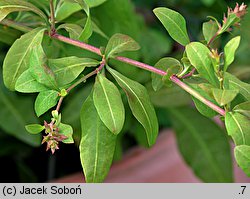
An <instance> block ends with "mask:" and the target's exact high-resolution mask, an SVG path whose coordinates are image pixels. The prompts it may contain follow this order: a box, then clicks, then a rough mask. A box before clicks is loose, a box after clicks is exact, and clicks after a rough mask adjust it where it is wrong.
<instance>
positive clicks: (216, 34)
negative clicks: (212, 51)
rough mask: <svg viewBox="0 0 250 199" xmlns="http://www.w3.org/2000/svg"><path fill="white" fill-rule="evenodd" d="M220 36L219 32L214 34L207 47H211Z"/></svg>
mask: <svg viewBox="0 0 250 199" xmlns="http://www.w3.org/2000/svg"><path fill="white" fill-rule="evenodd" d="M217 36H218V32H216V33H215V34H214V36H213V37H212V38H211V39H210V40H209V42H208V43H207V47H210V45H211V44H212V42H213V41H214V40H215V39H216V37H217Z"/></svg>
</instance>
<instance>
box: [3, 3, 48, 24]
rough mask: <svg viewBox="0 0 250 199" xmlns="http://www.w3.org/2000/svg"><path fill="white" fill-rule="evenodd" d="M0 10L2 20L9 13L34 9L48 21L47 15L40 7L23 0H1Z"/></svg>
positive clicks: (33, 10)
mask: <svg viewBox="0 0 250 199" xmlns="http://www.w3.org/2000/svg"><path fill="white" fill-rule="evenodd" d="M0 10H1V12H0V21H2V20H3V19H4V18H5V17H6V16H7V15H8V14H10V13H12V12H18V11H32V12H34V13H36V14H38V15H39V16H41V17H42V18H43V19H44V20H45V21H47V17H46V15H45V14H44V13H43V12H42V11H41V10H40V9H38V8H37V7H36V6H34V5H33V4H31V3H29V2H26V1H23V0H1V1H0Z"/></svg>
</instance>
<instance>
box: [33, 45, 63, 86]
mask: <svg viewBox="0 0 250 199" xmlns="http://www.w3.org/2000/svg"><path fill="white" fill-rule="evenodd" d="M29 64H30V68H29V71H30V73H31V75H32V76H33V77H34V78H35V79H36V81H37V82H39V83H40V84H43V85H45V86H46V87H48V88H50V89H52V90H59V87H58V84H57V81H56V77H55V74H54V72H53V71H52V70H51V68H49V67H48V66H47V57H46V55H45V53H44V51H43V48H42V46H41V45H39V46H38V47H36V48H33V49H32V52H31V55H30V60H29Z"/></svg>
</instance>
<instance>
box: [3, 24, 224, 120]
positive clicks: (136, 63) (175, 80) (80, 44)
mask: <svg viewBox="0 0 250 199" xmlns="http://www.w3.org/2000/svg"><path fill="white" fill-rule="evenodd" d="M0 23H2V22H0ZM4 25H9V26H11V27H13V28H16V27H17V26H19V25H20V24H18V23H15V22H13V21H11V23H9V21H5V24H4ZM28 28H29V27H27V29H28ZM20 29H24V27H23V25H21V26H20V28H19V30H20ZM25 30H26V29H25ZM24 32H27V31H24ZM50 36H51V38H53V39H56V40H59V41H62V42H64V43H67V44H70V45H74V46H77V47H79V48H82V49H85V50H87V51H90V52H93V53H95V54H97V55H99V56H102V54H101V51H100V49H99V48H96V47H94V46H92V45H89V44H86V43H83V42H80V41H76V40H73V39H70V38H67V37H64V36H62V35H59V34H57V33H54V34H52V35H50ZM214 38H215V37H214ZM212 41H213V40H212V39H211V40H210V43H211V42H212ZM115 59H116V60H119V61H121V62H124V63H127V64H130V65H133V66H136V67H138V68H142V69H144V70H147V71H150V72H153V73H156V74H158V75H161V76H165V75H167V72H165V71H163V70H160V69H157V68H155V67H153V66H150V65H148V64H145V63H142V62H139V61H135V60H132V59H129V58H127V57H120V56H118V57H116V58H115ZM101 66H102V67H103V66H104V65H103V64H101V65H100V67H101ZM100 67H99V68H100ZM98 71H99V70H98V69H96V70H95V71H92V72H91V73H89V74H88V75H86V76H85V77H83V78H82V79H80V80H79V81H78V82H76V83H75V84H74V85H72V86H71V87H72V88H71V87H70V88H68V90H69V91H70V90H72V89H73V88H74V87H75V86H77V85H78V84H80V83H82V82H84V81H86V79H87V78H89V77H91V76H93V75H95V74H97V73H98ZM170 80H171V81H172V82H173V83H175V84H176V85H178V86H180V87H181V88H182V89H184V90H185V91H187V92H188V93H190V94H191V95H193V96H194V97H195V98H197V99H198V100H200V101H201V102H203V103H204V104H206V105H207V106H208V107H210V108H211V109H213V110H214V111H216V112H217V113H219V114H220V115H222V116H224V115H225V110H224V109H222V108H220V107H219V106H217V105H215V104H213V103H212V102H210V101H209V100H207V99H206V98H204V97H203V96H202V95H200V94H199V93H198V92H196V91H195V90H193V89H192V88H190V87H189V86H188V85H186V84H185V83H184V82H182V81H181V80H180V79H179V78H178V77H176V76H171V78H170ZM62 100H63V99H60V100H59V103H58V106H57V109H58V110H59V109H60V106H61V103H62Z"/></svg>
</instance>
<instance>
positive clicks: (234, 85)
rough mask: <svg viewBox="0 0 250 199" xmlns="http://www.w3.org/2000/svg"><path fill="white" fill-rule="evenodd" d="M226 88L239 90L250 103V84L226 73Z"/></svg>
mask: <svg viewBox="0 0 250 199" xmlns="http://www.w3.org/2000/svg"><path fill="white" fill-rule="evenodd" d="M224 87H225V88H226V89H236V90H239V92H240V94H242V95H243V96H244V97H245V98H246V100H248V101H250V84H247V83H245V82H242V81H241V80H239V79H238V78H237V77H235V76H234V75H231V74H230V73H227V72H225V73H224Z"/></svg>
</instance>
